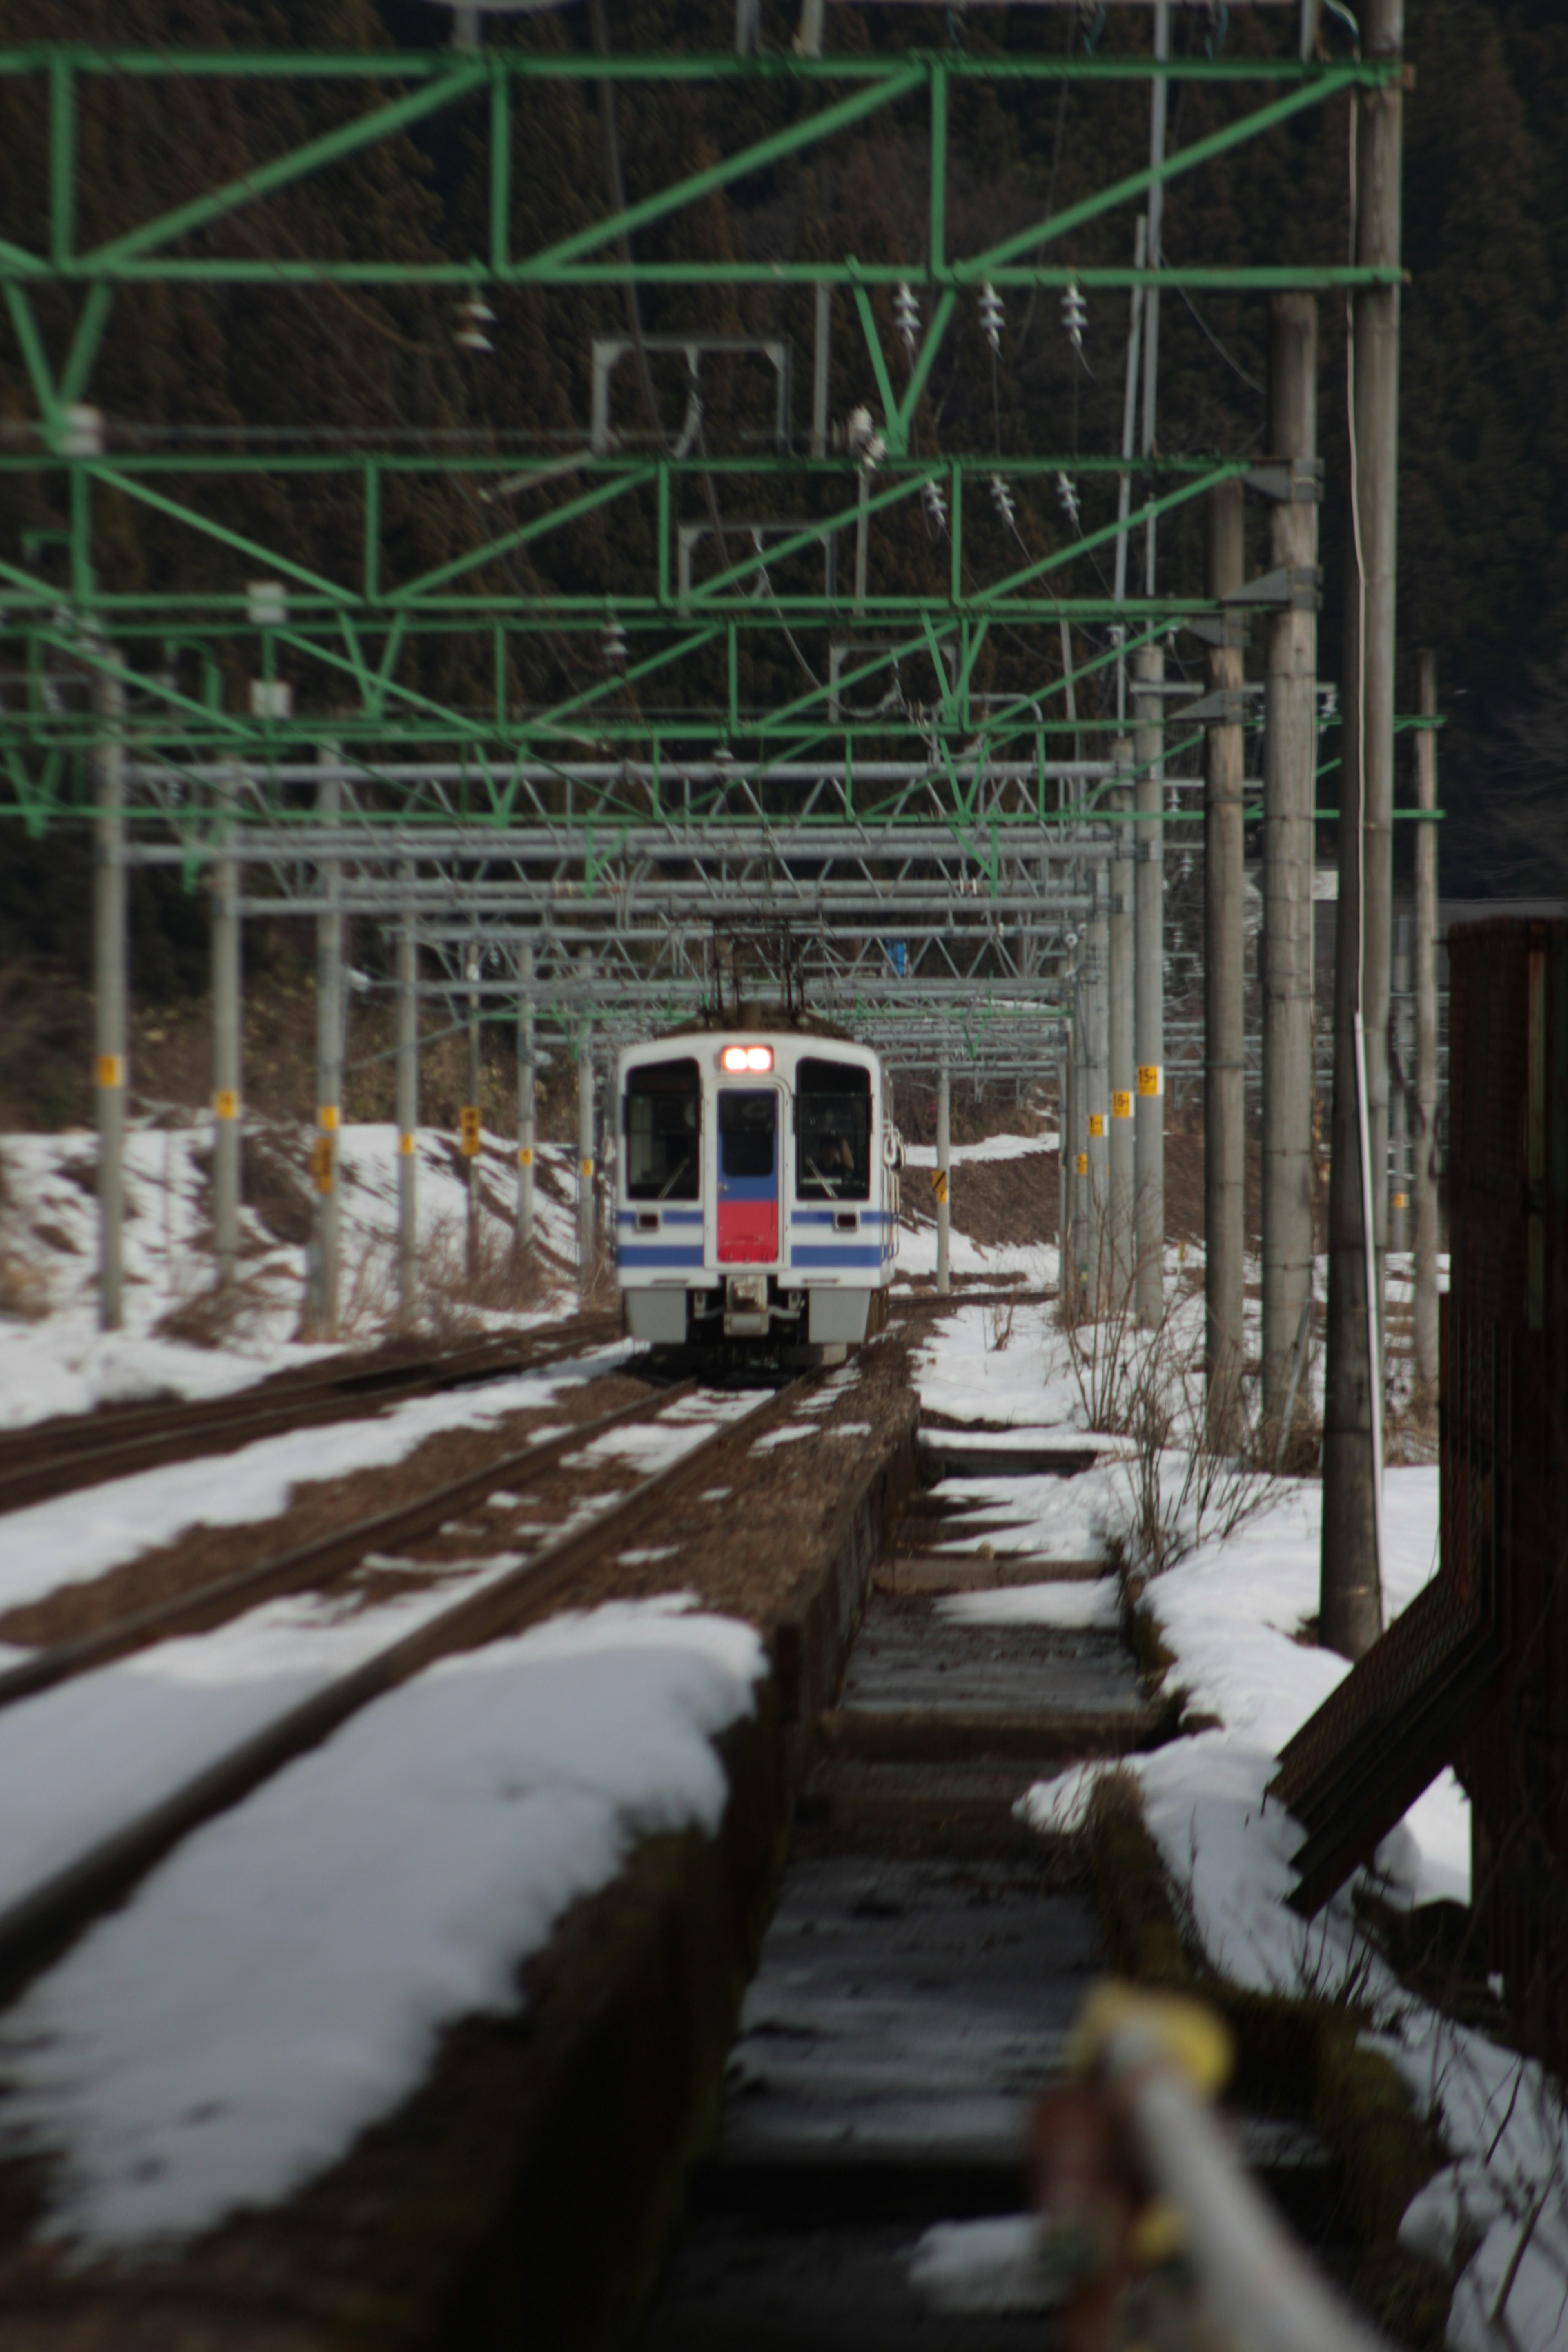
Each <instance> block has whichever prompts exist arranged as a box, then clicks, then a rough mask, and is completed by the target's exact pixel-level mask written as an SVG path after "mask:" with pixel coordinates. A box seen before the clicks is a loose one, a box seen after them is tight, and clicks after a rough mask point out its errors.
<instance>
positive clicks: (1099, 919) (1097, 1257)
mask: <svg viewBox="0 0 1568 2352" xmlns="http://www.w3.org/2000/svg"><path fill="white" fill-rule="evenodd" d="M1090 879H1091V884H1092V887H1093V893H1094V911H1093V913H1092V914H1091V915H1090V917H1089V989H1088V997H1089V1002H1088V1008H1087V1010H1088V1024H1087V1026H1088V1033H1089V1034H1088V1039H1087V1045H1088V1054H1087V1061H1086V1075H1087V1077H1088V1081H1089V1084H1088V1091H1087V1100H1086V1103H1085V1109H1086V1111H1087V1113H1088V1118H1089V1141H1088V1147H1087V1149H1088V1151H1089V1231H1088V1233H1087V1234H1086V1235H1085V1241H1086V1244H1087V1250H1088V1255H1087V1259H1086V1263H1087V1265H1088V1267H1089V1311H1090V1313H1091V1314H1093V1315H1096V1316H1100V1315H1103V1314H1104V1313H1105V1312H1106V1310H1107V1308H1108V1307H1109V1306H1110V1136H1109V1135H1108V1133H1107V1132H1106V1130H1107V1129H1108V1128H1109V1127H1110V971H1109V966H1110V906H1109V901H1110V890H1109V887H1108V885H1107V880H1106V869H1105V867H1104V866H1094V867H1092V868H1091V869H1090Z"/></svg>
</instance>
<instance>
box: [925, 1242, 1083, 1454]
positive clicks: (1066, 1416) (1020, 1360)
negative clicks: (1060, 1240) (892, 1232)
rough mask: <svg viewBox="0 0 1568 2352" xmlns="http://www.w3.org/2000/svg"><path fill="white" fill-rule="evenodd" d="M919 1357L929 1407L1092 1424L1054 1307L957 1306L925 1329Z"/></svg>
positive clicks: (1017, 1422)
mask: <svg viewBox="0 0 1568 2352" xmlns="http://www.w3.org/2000/svg"><path fill="white" fill-rule="evenodd" d="M953 1238H954V1240H955V1241H956V1239H957V1238H958V1236H957V1235H956V1234H955V1235H954V1236H953ZM902 1262H903V1237H902V1236H900V1265H902ZM1055 1278H1056V1273H1055V1255H1054V1253H1053V1255H1052V1268H1051V1280H1052V1282H1053V1284H1054V1282H1055ZM913 1356H914V1368H915V1380H916V1383H917V1385H918V1387H919V1390H920V1398H921V1411H922V1412H925V1413H929V1414H934V1413H941V1414H942V1415H943V1416H944V1417H945V1418H946V1419H947V1420H949V1421H959V1422H995V1423H1001V1424H1002V1425H1003V1426H1004V1427H1006V1428H1019V1429H1038V1428H1042V1427H1047V1426H1056V1425H1059V1424H1060V1423H1064V1422H1065V1423H1068V1424H1069V1425H1070V1426H1071V1427H1072V1428H1074V1429H1087V1428H1088V1426H1089V1422H1088V1417H1087V1415H1086V1413H1085V1412H1084V1408H1083V1403H1082V1400H1081V1398H1080V1395H1079V1383H1078V1381H1077V1380H1076V1379H1075V1378H1074V1375H1073V1372H1072V1370H1071V1366H1070V1364H1069V1362H1068V1353H1067V1349H1066V1348H1065V1346H1064V1345H1063V1344H1062V1339H1061V1334H1060V1331H1059V1329H1058V1325H1057V1320H1056V1307H1055V1306H1054V1304H1047V1305H1045V1306H1035V1307H1031V1306H1021V1307H955V1308H954V1309H953V1310H952V1312H951V1313H947V1314H943V1315H942V1316H941V1317H939V1318H936V1320H935V1321H934V1322H933V1324H932V1326H931V1332H930V1335H929V1337H928V1336H925V1335H924V1334H923V1332H922V1338H921V1343H920V1344H919V1345H918V1346H917V1347H916V1348H915V1349H914V1350H913Z"/></svg>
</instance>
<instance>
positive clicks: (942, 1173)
mask: <svg viewBox="0 0 1568 2352" xmlns="http://www.w3.org/2000/svg"><path fill="white" fill-rule="evenodd" d="M951 1185H952V1072H951V1071H950V1070H949V1068H948V1066H947V1056H946V1055H945V1054H944V1055H942V1063H941V1066H940V1067H939V1068H938V1070H937V1074H936V1286H937V1290H938V1292H939V1294H940V1295H941V1296H942V1297H943V1298H945V1297H947V1295H948V1293H949V1292H950V1291H951V1290H952V1268H951V1265H950V1264H949V1259H950V1255H951V1252H952V1203H951V1202H950V1201H949V1199H948V1192H949V1189H950V1187H951Z"/></svg>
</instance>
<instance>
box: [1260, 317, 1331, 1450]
mask: <svg viewBox="0 0 1568 2352" xmlns="http://www.w3.org/2000/svg"><path fill="white" fill-rule="evenodd" d="M1268 451H1269V455H1270V457H1273V458H1274V459H1275V460H1276V462H1277V464H1278V466H1279V479H1278V480H1277V481H1276V482H1275V484H1274V485H1273V488H1274V491H1275V496H1274V499H1273V501H1272V503H1271V505H1270V507H1269V510H1268V562H1269V569H1270V570H1271V571H1279V570H1283V571H1284V572H1286V574H1287V576H1288V577H1289V580H1290V582H1291V583H1292V589H1291V601H1290V603H1289V604H1287V605H1285V606H1283V607H1282V608H1280V609H1279V611H1277V612H1276V613H1274V614H1272V615H1271V617H1270V620H1269V624H1268V681H1267V686H1266V688H1265V702H1264V748H1263V938H1262V942H1261V950H1260V955H1259V963H1260V966H1261V971H1260V977H1261V980H1262V997H1263V1171H1262V1173H1263V1430H1264V1441H1265V1447H1266V1451H1267V1454H1268V1459H1269V1460H1270V1461H1275V1460H1278V1459H1279V1457H1280V1453H1281V1448H1282V1444H1283V1442H1284V1440H1285V1439H1286V1437H1287V1436H1288V1432H1287V1430H1286V1428H1285V1416H1286V1414H1287V1412H1290V1411H1291V1410H1292V1407H1293V1404H1294V1400H1295V1398H1296V1397H1299V1396H1300V1394H1301V1393H1302V1390H1303V1386H1304V1383H1303V1382H1302V1381H1301V1378H1300V1368H1301V1363H1302V1360H1303V1358H1304V1355H1305V1350H1306V1347H1307V1343H1308V1340H1309V1339H1310V1326H1309V1324H1308V1321H1307V1319H1306V1318H1307V1317H1308V1315H1309V1314H1310V1300H1311V1296H1312V1260H1313V1255H1314V1249H1315V1239H1314V1235H1313V1231H1312V1028H1313V1019H1312V1014H1313V1007H1312V809H1313V805H1314V803H1315V802H1316V799H1317V781H1318V614H1317V604H1316V590H1315V584H1314V583H1315V577H1316V570H1317V562H1318V500H1319V496H1320V490H1321V476H1320V472H1319V467H1318V463H1317V455H1318V303H1317V298H1316V296H1315V295H1311V294H1276V295H1275V297H1274V299H1273V301H1272V302H1271V304H1270V306H1269V319H1268Z"/></svg>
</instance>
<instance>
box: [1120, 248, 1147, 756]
mask: <svg viewBox="0 0 1568 2352" xmlns="http://www.w3.org/2000/svg"><path fill="white" fill-rule="evenodd" d="M1148 257H1149V216H1148V215H1147V213H1140V214H1139V215H1138V226H1137V227H1136V228H1135V230H1134V231H1133V236H1132V267H1133V268H1134V269H1142V268H1143V266H1144V264H1145V262H1146V261H1147V259H1148ZM1142 346H1143V289H1142V286H1134V288H1133V289H1132V296H1131V317H1130V319H1129V320H1128V325H1127V363H1126V366H1125V368H1124V369H1123V372H1122V378H1121V454H1122V456H1123V457H1129V458H1130V457H1131V455H1132V452H1133V450H1134V448H1135V447H1136V446H1137V438H1138V368H1139V361H1140V357H1141V354H1142ZM1131 502H1132V476H1131V472H1128V473H1125V474H1123V475H1122V477H1121V480H1120V482H1119V483H1118V484H1117V489H1116V520H1117V521H1118V523H1119V524H1120V525H1121V529H1120V530H1119V531H1118V532H1117V535H1116V575H1115V595H1116V601H1117V603H1118V604H1121V600H1122V598H1123V597H1124V596H1125V595H1126V593H1127V517H1128V514H1129V511H1130V510H1131ZM1117 626H1118V629H1119V631H1120V634H1119V635H1118V637H1117V640H1116V642H1117V644H1118V645H1119V646H1120V645H1121V644H1122V643H1124V641H1125V638H1126V634H1127V633H1126V630H1125V628H1124V627H1122V625H1121V623H1118V625H1117ZM1116 716H1117V719H1118V721H1119V722H1120V721H1121V720H1122V719H1125V718H1126V716H1127V656H1126V655H1125V654H1119V655H1118V656H1117V660H1116Z"/></svg>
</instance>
